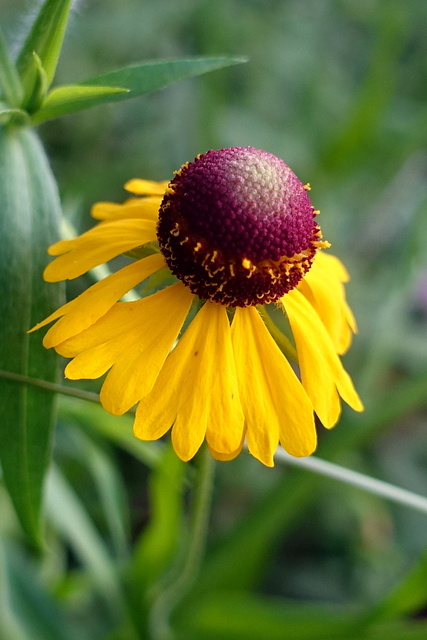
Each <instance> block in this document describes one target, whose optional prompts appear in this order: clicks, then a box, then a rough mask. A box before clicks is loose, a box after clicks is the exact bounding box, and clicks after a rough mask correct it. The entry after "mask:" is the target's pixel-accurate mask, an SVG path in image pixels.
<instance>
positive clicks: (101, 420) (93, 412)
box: [59, 396, 163, 468]
mask: <svg viewBox="0 0 427 640" xmlns="http://www.w3.org/2000/svg"><path fill="white" fill-rule="evenodd" d="M59 415H60V418H62V419H65V420H72V421H76V422H77V423H78V425H79V426H80V427H82V428H84V429H86V430H87V431H88V432H89V433H90V434H91V435H92V434H93V433H96V434H97V435H100V436H101V437H102V438H105V439H107V440H108V441H109V442H112V443H113V444H115V445H116V446H118V447H120V448H121V449H123V450H124V451H126V452H127V453H129V454H130V455H131V456H133V457H134V458H135V459H136V460H139V461H140V462H142V463H143V464H144V465H146V466H148V467H150V468H155V467H156V465H157V464H158V462H159V460H160V459H161V456H162V451H163V446H162V445H163V443H162V442H144V441H143V440H138V438H135V436H134V435H133V421H134V417H133V416H132V415H129V414H127V415H123V416H120V417H118V416H112V415H110V414H109V413H107V412H106V411H105V409H103V408H102V407H101V406H97V405H94V404H91V403H88V402H86V401H80V400H76V399H75V398H72V399H71V398H66V397H64V396H61V397H60V398H59Z"/></svg>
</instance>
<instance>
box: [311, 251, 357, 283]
mask: <svg viewBox="0 0 427 640" xmlns="http://www.w3.org/2000/svg"><path fill="white" fill-rule="evenodd" d="M315 261H316V262H318V263H319V264H321V265H322V266H323V267H325V268H327V269H330V270H331V272H333V273H334V274H335V276H336V277H337V278H338V280H339V281H340V282H348V281H349V280H350V276H349V274H348V271H347V269H346V268H345V266H344V265H343V263H342V262H341V260H340V259H339V258H337V257H336V256H334V255H332V254H331V253H327V252H326V251H318V253H317V254H316V259H315Z"/></svg>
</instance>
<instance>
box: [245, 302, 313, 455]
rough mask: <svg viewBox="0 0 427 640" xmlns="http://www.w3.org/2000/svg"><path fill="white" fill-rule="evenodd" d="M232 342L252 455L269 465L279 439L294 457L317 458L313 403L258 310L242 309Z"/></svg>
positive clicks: (251, 308) (252, 308)
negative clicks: (315, 455) (315, 456)
mask: <svg viewBox="0 0 427 640" xmlns="http://www.w3.org/2000/svg"><path fill="white" fill-rule="evenodd" d="M232 339H233V350H234V357H235V361H236V368H237V375H238V380H239V391H240V397H241V400H242V406H243V411H244V413H245V417H246V425H247V436H246V437H247V442H248V449H249V451H250V452H251V453H252V455H254V456H255V457H256V458H258V459H259V460H261V462H263V463H264V464H266V465H268V466H272V465H273V455H274V453H275V451H276V449H277V445H278V442H279V439H280V442H281V443H282V446H283V447H284V448H285V449H286V451H288V452H289V453H290V454H292V455H294V456H306V455H309V454H310V453H312V452H313V451H314V449H315V447H316V431H315V428H314V417H313V407H312V404H311V402H310V400H309V399H308V397H307V394H306V392H305V391H304V389H303V387H302V385H301V382H300V381H299V380H298V378H297V376H296V375H295V373H294V371H293V370H292V367H291V366H290V364H289V362H288V361H287V360H286V358H285V356H284V355H283V354H282V352H281V351H280V349H279V348H278V346H277V345H276V343H275V342H274V340H273V338H272V337H271V335H270V333H269V332H268V330H267V328H266V326H265V325H264V323H263V321H262V319H261V317H260V315H259V313H258V311H257V310H256V309H255V308H254V307H247V308H239V307H238V308H236V312H235V315H234V319H233V324H232Z"/></svg>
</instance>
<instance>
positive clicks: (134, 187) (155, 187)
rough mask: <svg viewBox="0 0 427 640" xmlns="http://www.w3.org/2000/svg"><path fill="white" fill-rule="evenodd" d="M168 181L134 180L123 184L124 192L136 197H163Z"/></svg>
mask: <svg viewBox="0 0 427 640" xmlns="http://www.w3.org/2000/svg"><path fill="white" fill-rule="evenodd" d="M168 184H169V181H168V180H166V181H163V182H154V181H153V180H140V179H139V178H134V179H133V180H128V182H126V184H125V189H126V191H130V192H131V193H135V194H136V195H138V196H164V194H165V191H166V187H167V186H168Z"/></svg>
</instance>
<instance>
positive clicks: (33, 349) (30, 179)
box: [0, 128, 62, 545]
mask: <svg viewBox="0 0 427 640" xmlns="http://www.w3.org/2000/svg"><path fill="white" fill-rule="evenodd" d="M0 201H1V203H2V209H1V216H0V237H1V239H2V250H1V252H0V317H1V322H2V324H1V327H2V328H1V340H2V347H1V350H0V369H3V370H5V371H11V372H15V373H19V374H21V375H24V376H25V375H28V376H32V377H35V378H42V379H45V380H49V381H55V380H56V377H57V363H58V361H57V358H56V356H55V354H54V353H52V352H51V351H47V350H46V349H44V348H43V346H42V344H41V338H40V335H37V334H32V335H27V334H26V331H27V330H28V329H30V328H31V327H32V326H33V325H34V324H36V323H37V322H38V321H40V320H41V319H42V318H43V317H45V316H46V315H48V314H49V313H51V312H52V310H53V309H55V308H56V307H57V306H59V305H60V303H61V300H62V297H61V295H60V292H61V290H62V287H61V286H59V285H52V284H46V283H44V282H43V280H42V270H43V267H44V266H45V264H46V253H45V252H46V248H47V246H48V245H49V244H51V243H52V242H53V241H56V240H57V239H58V236H59V232H58V228H59V222H60V204H59V198H58V193H57V188H56V183H55V181H54V179H53V176H52V173H51V170H50V167H49V165H48V162H47V160H46V156H45V153H44V150H43V148H42V146H41V145H40V143H39V140H38V138H37V137H36V136H35V134H34V133H33V132H32V131H28V130H22V129H8V130H6V129H4V128H0ZM0 415H1V416H2V419H1V420H0V460H1V465H2V468H3V475H4V481H5V484H6V487H7V489H8V491H9V493H10V496H11V498H12V501H13V503H14V506H15V509H16V512H17V515H18V517H19V519H20V521H21V523H22V526H23V528H24V529H25V531H26V532H27V534H28V536H29V537H30V539H31V541H32V542H33V544H35V545H39V544H40V522H39V520H40V505H41V496H42V488H43V479H44V475H45V473H46V469H47V466H48V464H49V460H50V452H51V440H52V426H53V419H54V396H53V394H52V393H51V392H50V391H47V390H45V389H41V388H38V387H35V386H27V385H25V384H21V383H18V382H15V381H12V380H7V379H5V378H0Z"/></svg>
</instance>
